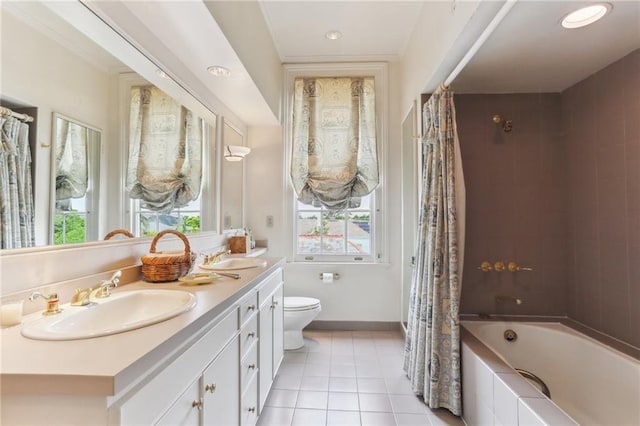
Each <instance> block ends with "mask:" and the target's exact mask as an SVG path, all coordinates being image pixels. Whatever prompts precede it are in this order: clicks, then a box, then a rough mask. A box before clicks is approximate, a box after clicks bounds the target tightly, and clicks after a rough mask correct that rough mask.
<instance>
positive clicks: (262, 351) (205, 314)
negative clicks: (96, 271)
mask: <svg viewBox="0 0 640 426" xmlns="http://www.w3.org/2000/svg"><path fill="white" fill-rule="evenodd" d="M270 262H271V265H270V267H269V270H268V272H267V271H263V272H261V271H259V270H251V271H247V272H245V273H244V274H243V276H246V277H247V278H245V279H244V280H237V281H227V282H225V283H221V284H219V285H218V286H217V287H216V286H211V287H206V288H198V289H197V290H196V291H197V292H198V305H197V306H196V308H195V310H198V309H199V312H197V314H196V315H192V319H190V320H189V322H188V323H186V324H185V325H184V326H182V328H177V329H176V328H174V329H173V331H172V332H171V333H167V334H166V335H163V333H162V331H163V330H162V327H163V325H162V324H159V325H155V326H153V327H155V329H151V328H149V329H146V331H145V329H142V330H141V331H135V330H134V331H131V332H127V334H125V333H123V334H122V335H114V336H109V337H108V338H105V339H100V340H97V339H96V342H95V343H93V342H92V343H93V345H102V346H99V349H91V350H93V351H94V352H92V353H105V354H116V353H120V351H125V352H126V348H128V346H127V345H126V344H125V343H123V342H127V343H128V345H129V346H133V345H140V346H143V347H144V349H145V351H144V352H143V351H141V355H140V356H136V357H131V361H129V362H127V363H121V364H118V365H117V367H116V368H114V371H116V373H115V374H113V375H106V376H107V379H106V383H108V384H112V385H113V387H114V388H115V389H114V388H111V389H109V388H101V389H99V390H95V389H93V388H90V385H92V384H94V383H103V382H104V380H102V378H101V376H100V375H99V373H98V372H96V371H94V368H93V367H92V368H79V369H78V370H79V373H78V374H70V373H68V371H69V370H70V369H72V368H75V364H72V363H69V365H65V368H66V370H64V373H58V374H59V377H60V378H58V379H57V383H59V384H60V386H67V387H66V388H62V389H61V390H60V392H59V393H56V392H54V391H51V390H47V393H40V394H38V393H37V390H38V388H37V384H38V383H40V379H39V376H38V375H35V376H34V375H33V374H32V373H29V370H28V369H24V370H21V371H24V372H23V373H21V374H22V375H23V376H24V377H25V379H23V380H30V381H29V382H28V383H33V389H35V391H34V393H33V394H31V393H29V392H24V391H20V390H19V389H18V387H17V385H16V384H15V381H14V382H13V384H12V386H13V393H11V392H7V390H6V389H7V387H5V386H3V389H2V390H1V391H2V411H1V412H0V423H2V424H7V425H10V424H48V425H65V426H71V425H77V426H80V425H87V424H92V425H98V424H103V425H164V426H169V425H170V426H177V425H185V426H186V425H214V426H215V425H224V426H229V425H238V426H254V425H255V424H256V422H257V420H258V415H259V412H260V407H261V406H262V404H263V403H264V400H265V399H266V397H267V394H268V392H269V390H270V388H271V384H272V382H273V378H274V375H275V373H276V371H277V369H278V367H279V365H280V362H281V360H282V356H283V329H282V325H283V323H282V319H283V317H282V313H283V312H282V288H283V270H282V266H281V265H282V264H283V261H282V260H278V261H273V260H272V261H270ZM141 284H143V285H144V283H141ZM135 286H136V285H135V284H132V288H136V287H135ZM214 309H215V310H214ZM166 324H169V323H168V322H167V323H166ZM174 324H175V323H174ZM167 326H168V325H167ZM16 331H19V330H16ZM136 333H137V334H136ZM4 337H6V336H5V335H3V344H4V343H5V339H4ZM12 338H13V339H15V340H14V341H11V344H12V345H15V346H19V345H38V348H40V347H43V348H47V349H48V348H53V349H49V352H47V354H49V355H50V354H51V353H52V351H58V352H59V354H58V353H55V355H54V356H55V359H61V360H64V359H66V356H67V355H68V354H69V353H74V350H75V345H77V344H78V343H76V342H74V341H70V342H55V343H56V344H55V345H53V344H50V342H35V341H31V340H26V339H24V338H23V337H22V336H13V337H12ZM154 339H155V340H154ZM92 347H93V346H92ZM147 348H148V349H147ZM67 351H69V352H67ZM86 351H88V349H85V352H86ZM123 353H124V352H123ZM16 359H17V358H16ZM111 359H112V358H110V357H107V356H106V355H105V358H104V361H103V362H104V363H109V362H110V361H111ZM4 362H5V360H4V359H3V363H4ZM13 362H14V363H15V362H17V361H13ZM58 362H62V361H58ZM100 365H102V364H100ZM109 365H111V364H109ZM2 367H3V368H6V367H4V364H3V366H2ZM61 370H62V369H61ZM73 371H75V370H73ZM2 374H3V378H6V377H11V376H9V375H7V376H4V374H7V373H5V372H4V371H2ZM42 380H45V383H46V380H47V379H46V378H44V377H43V379H42ZM67 383H80V384H81V385H82V386H83V387H82V388H78V386H72V385H69V384H67ZM3 385H4V383H3ZM56 390H57V389H56ZM91 392H94V393H91ZM52 412H55V413H56V415H55V416H52V415H51V413H52Z"/></svg>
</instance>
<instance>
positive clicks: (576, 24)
mask: <svg viewBox="0 0 640 426" xmlns="http://www.w3.org/2000/svg"><path fill="white" fill-rule="evenodd" d="M611 7H612V6H611V5H610V4H609V3H598V4H591V5H589V6H585V7H582V8H580V9H578V10H574V11H573V12H571V13H570V14H568V15H567V16H565V17H564V18H562V26H563V27H564V28H568V29H573V28H581V27H585V26H587V25H589V24H593V23H594V22H596V21H597V20H599V19H601V18H602V17H603V16H604V15H606V14H607V13H608V12H609V11H610V10H611Z"/></svg>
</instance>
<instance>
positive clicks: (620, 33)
mask: <svg viewBox="0 0 640 426" xmlns="http://www.w3.org/2000/svg"><path fill="white" fill-rule="evenodd" d="M589 3H592V2H585V1H522V0H521V1H518V2H517V3H516V4H515V6H514V7H513V8H512V9H511V11H510V12H509V14H508V15H507V16H506V17H505V19H504V20H503V21H502V22H501V23H500V25H499V26H498V27H497V28H496V30H495V31H494V32H493V34H492V35H491V36H490V37H489V38H488V39H487V41H486V42H485V43H484V44H483V45H482V47H481V48H480V50H479V51H478V53H477V54H476V55H475V56H474V57H473V59H472V60H471V61H470V62H469V64H467V66H466V67H465V68H464V69H463V71H462V72H461V73H460V74H459V75H458V77H457V78H456V79H455V81H454V82H453V84H452V87H453V89H454V90H455V91H456V92H457V93H526V92H554V93H555V92H561V91H563V90H564V89H566V88H568V87H570V86H572V85H574V84H575V83H577V82H579V81H581V80H583V79H584V78H586V77H588V76H590V75H591V74H593V73H595V72H596V71H598V70H600V69H602V68H604V67H605V66H606V65H608V64H610V63H612V62H614V61H616V60H618V59H620V58H622V57H623V56H625V55H626V54H628V53H630V52H631V51H633V50H635V49H638V48H640V2H639V1H612V2H610V3H611V4H612V5H613V9H612V10H611V12H610V13H609V14H608V15H606V16H605V17H604V18H603V19H602V20H600V21H598V22H596V23H595V24H593V25H590V26H587V27H584V28H580V29H575V30H566V29H564V28H562V26H561V25H560V21H561V19H562V18H563V17H564V16H565V15H566V14H567V13H569V12H571V11H573V10H575V9H577V8H579V7H580V6H582V5H584V4H589Z"/></svg>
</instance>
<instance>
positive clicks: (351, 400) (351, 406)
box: [328, 392, 360, 411]
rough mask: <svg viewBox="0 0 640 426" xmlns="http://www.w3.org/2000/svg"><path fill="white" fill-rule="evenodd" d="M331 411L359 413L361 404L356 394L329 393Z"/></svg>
mask: <svg viewBox="0 0 640 426" xmlns="http://www.w3.org/2000/svg"><path fill="white" fill-rule="evenodd" d="M328 408H329V410H343V411H358V410H360V404H359V402H358V394H357V393H355V392H351V393H349V392H329V404H328Z"/></svg>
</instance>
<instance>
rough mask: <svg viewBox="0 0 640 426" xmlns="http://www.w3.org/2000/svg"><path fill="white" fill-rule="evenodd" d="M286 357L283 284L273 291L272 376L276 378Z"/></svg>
mask: <svg viewBox="0 0 640 426" xmlns="http://www.w3.org/2000/svg"><path fill="white" fill-rule="evenodd" d="M283 357H284V287H283V285H282V284H280V286H279V287H278V289H277V290H276V291H275V292H274V293H273V363H272V370H273V371H272V376H271V377H272V378H273V379H275V378H276V374H277V373H278V368H280V363H281V362H282V358H283Z"/></svg>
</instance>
